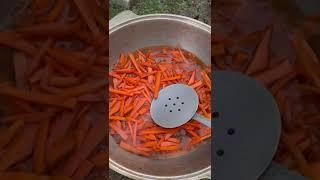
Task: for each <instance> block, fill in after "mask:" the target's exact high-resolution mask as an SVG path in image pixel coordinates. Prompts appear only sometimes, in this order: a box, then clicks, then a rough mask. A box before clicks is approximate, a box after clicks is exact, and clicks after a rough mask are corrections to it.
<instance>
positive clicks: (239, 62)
mask: <svg viewBox="0 0 320 180" xmlns="http://www.w3.org/2000/svg"><path fill="white" fill-rule="evenodd" d="M274 34H275V33H274V32H273V30H272V28H271V27H266V28H265V29H264V30H263V31H259V32H252V33H249V34H242V35H240V36H238V37H236V38H229V37H230V36H229V35H228V34H223V33H216V34H215V36H214V37H213V41H212V58H213V59H214V61H213V64H212V65H213V69H215V70H232V71H238V72H242V73H244V74H247V75H249V76H251V77H253V78H256V79H257V80H258V81H260V82H261V83H262V84H263V85H264V86H265V87H267V88H268V89H269V90H270V92H271V93H272V94H273V96H274V98H275V100H276V101H277V103H278V107H279V110H280V112H281V117H282V135H281V141H280V145H279V148H278V152H277V154H276V156H275V161H277V162H279V163H280V164H283V165H285V166H287V167H288V168H289V169H291V170H296V171H298V172H300V173H301V174H303V175H304V176H307V177H309V178H310V179H315V180H316V179H320V176H319V171H320V130H319V128H320V114H319V111H320V106H319V95H320V73H319V72H320V60H319V58H318V55H317V54H316V53H315V51H314V50H313V48H312V47H311V46H310V44H309V43H308V41H307V40H306V39H305V37H306V34H305V35H303V33H302V31H297V32H294V33H292V34H289V35H288V42H290V44H291V45H292V47H293V49H292V50H293V52H294V53H295V55H296V58H295V59H289V58H288V57H286V56H284V57H282V56H271V55H272V49H271V48H272V47H271V41H272V38H273V35H274Z"/></svg>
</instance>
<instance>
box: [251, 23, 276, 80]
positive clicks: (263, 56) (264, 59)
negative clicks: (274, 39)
mask: <svg viewBox="0 0 320 180" xmlns="http://www.w3.org/2000/svg"><path fill="white" fill-rule="evenodd" d="M271 36H272V29H271V28H268V29H267V30H266V31H265V33H264V37H263V38H262V40H261V42H260V44H259V46H258V48H257V50H256V53H255V55H254V58H253V60H252V62H251V63H250V65H249V67H248V68H247V70H246V74H253V73H256V72H259V71H262V70H264V69H265V68H266V67H268V63H269V46H270V41H271Z"/></svg>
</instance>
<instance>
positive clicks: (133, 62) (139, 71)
mask: <svg viewBox="0 0 320 180" xmlns="http://www.w3.org/2000/svg"><path fill="white" fill-rule="evenodd" d="M129 57H130V60H131V62H132V64H133V65H134V67H135V68H136V70H137V71H138V73H139V74H142V71H141V69H140V67H139V65H138V63H137V61H136V59H135V57H134V56H133V54H131V53H129Z"/></svg>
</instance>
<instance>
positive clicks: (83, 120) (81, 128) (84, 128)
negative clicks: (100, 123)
mask: <svg viewBox="0 0 320 180" xmlns="http://www.w3.org/2000/svg"><path fill="white" fill-rule="evenodd" d="M79 121H80V122H79V124H78V127H77V130H76V133H75V134H76V144H77V147H80V146H81V144H82V143H83V140H84V138H85V137H86V134H87V132H88V130H89V129H90V125H91V123H90V120H89V119H88V117H86V116H85V117H80V120H79Z"/></svg>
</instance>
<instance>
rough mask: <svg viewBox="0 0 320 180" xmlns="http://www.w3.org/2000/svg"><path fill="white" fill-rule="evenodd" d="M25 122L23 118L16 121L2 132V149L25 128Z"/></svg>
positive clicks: (0, 133)
mask: <svg viewBox="0 0 320 180" xmlns="http://www.w3.org/2000/svg"><path fill="white" fill-rule="evenodd" d="M23 126H24V122H23V121H22V120H18V121H15V122H14V123H13V124H12V125H11V126H10V127H9V128H7V129H5V130H3V131H1V132H0V150H1V149H2V148H3V147H5V146H6V145H7V144H9V142H10V141H11V140H12V139H13V138H14V137H15V136H16V135H17V133H19V132H20V130H21V129H22V128H23Z"/></svg>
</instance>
